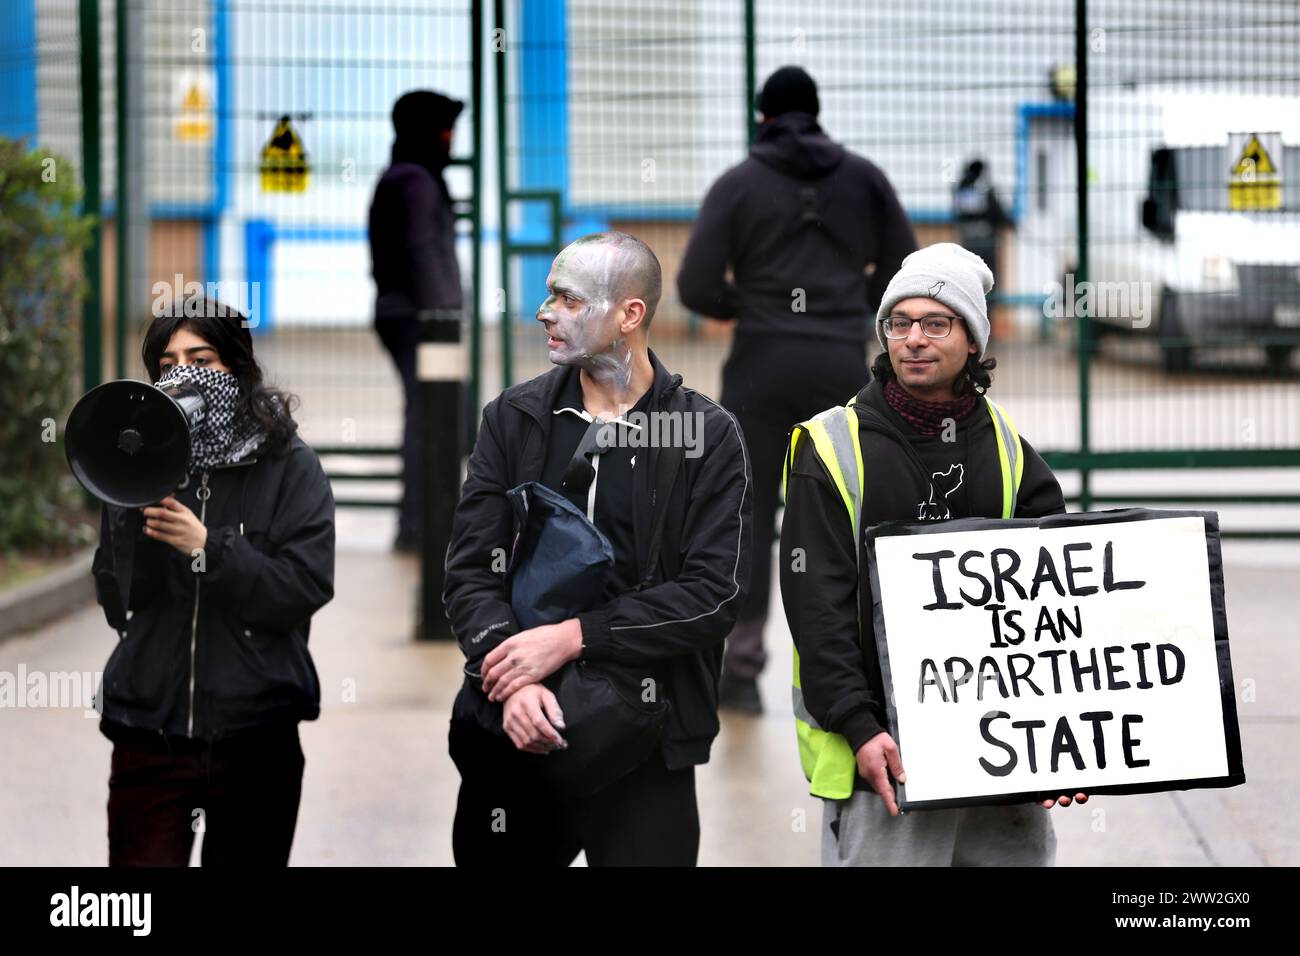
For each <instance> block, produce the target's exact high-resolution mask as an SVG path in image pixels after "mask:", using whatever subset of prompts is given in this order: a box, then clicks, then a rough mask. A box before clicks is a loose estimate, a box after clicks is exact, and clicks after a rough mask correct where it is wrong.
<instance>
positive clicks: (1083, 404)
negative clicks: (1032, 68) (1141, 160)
mask: <svg viewBox="0 0 1300 956" xmlns="http://www.w3.org/2000/svg"><path fill="white" fill-rule="evenodd" d="M1074 10H1075V24H1074V63H1075V78H1076V79H1075V92H1074V150H1075V163H1076V164H1077V166H1078V173H1077V174H1076V175H1077V179H1078V189H1077V196H1076V201H1077V203H1078V208H1077V213H1078V219H1079V229H1078V243H1079V248H1078V265H1077V266H1076V267H1075V272H1076V275H1075V277H1074V281H1075V283H1076V284H1078V283H1082V282H1085V281H1087V278H1088V0H1075V5H1074ZM1088 301H1089V303H1090V304H1089V307H1088V308H1087V309H1080V310H1078V311H1079V315H1078V322H1079V333H1078V335H1079V349H1078V353H1079V453H1080V456H1081V458H1082V459H1083V462H1084V463H1085V464H1084V466H1083V467H1082V468H1081V469H1080V470H1079V481H1080V485H1079V507H1080V509H1081V510H1083V511H1088V510H1089V509H1090V508H1091V507H1092V489H1091V477H1092V475H1091V472H1090V471H1089V470H1088V467H1087V464H1086V462H1087V461H1088V456H1089V454H1090V453H1091V451H1092V436H1091V435H1090V433H1089V432H1090V428H1091V420H1090V415H1089V408H1088V403H1089V384H1090V382H1089V377H1090V375H1091V372H1092V362H1091V360H1092V327H1091V326H1092V316H1091V315H1089V314H1088V313H1089V312H1090V311H1091V308H1092V307H1091V301H1092V297H1091V296H1089V298H1088Z"/></svg>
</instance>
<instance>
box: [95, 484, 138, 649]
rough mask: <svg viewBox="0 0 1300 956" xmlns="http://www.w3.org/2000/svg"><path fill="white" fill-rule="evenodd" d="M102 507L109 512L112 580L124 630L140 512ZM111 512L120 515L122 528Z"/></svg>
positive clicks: (129, 598)
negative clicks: (116, 592) (115, 586)
mask: <svg viewBox="0 0 1300 956" xmlns="http://www.w3.org/2000/svg"><path fill="white" fill-rule="evenodd" d="M104 507H106V508H108V509H109V510H110V515H109V521H108V531H109V536H110V537H111V538H112V540H111V541H110V543H109V545H110V548H111V551H112V554H113V578H114V580H116V581H117V589H118V594H119V595H120V597H121V601H122V627H121V630H125V629H126V614H127V612H128V611H129V610H130V608H131V575H132V572H133V571H134V570H135V536H136V535H137V534H138V533H139V532H140V527H141V521H142V520H143V519H142V517H141V515H140V512H139V511H138V510H137V509H135V508H116V507H114V506H112V505H105V506H104ZM112 511H119V512H121V513H122V519H121V523H122V527H121V528H118V527H117V522H116V521H114V520H113V518H112V514H111V512H112Z"/></svg>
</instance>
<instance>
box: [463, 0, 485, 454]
mask: <svg viewBox="0 0 1300 956" xmlns="http://www.w3.org/2000/svg"><path fill="white" fill-rule="evenodd" d="M469 32H470V38H469V42H470V50H471V53H470V96H471V97H473V99H474V125H473V127H472V132H471V136H472V137H473V143H472V146H471V149H472V150H473V156H472V157H471V165H470V191H471V192H472V193H473V195H472V196H471V200H472V202H473V205H472V206H471V207H470V208H471V212H472V218H471V220H470V233H471V236H472V242H473V243H474V245H473V247H472V248H471V250H470V285H471V291H470V301H469V315H470V325H469V354H470V359H469V361H470V379H469V395H468V403H467V404H468V405H469V408H470V412H469V439H470V441H469V445H468V446H467V448H466V450H467V451H468V450H469V448H472V447H473V444H474V438H475V436H476V434H477V429H478V409H479V384H480V376H481V374H482V366H483V316H482V314H481V312H480V306H481V304H482V295H481V292H482V289H483V285H482V278H483V197H482V192H483V5H482V4H481V3H478V2H477V0H470V21H469Z"/></svg>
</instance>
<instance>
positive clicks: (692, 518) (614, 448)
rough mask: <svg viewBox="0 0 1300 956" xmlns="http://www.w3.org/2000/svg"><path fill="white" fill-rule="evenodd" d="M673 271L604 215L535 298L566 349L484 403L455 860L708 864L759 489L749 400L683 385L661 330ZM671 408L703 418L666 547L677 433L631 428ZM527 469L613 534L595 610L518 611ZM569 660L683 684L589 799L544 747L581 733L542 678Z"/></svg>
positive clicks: (668, 689)
mask: <svg viewBox="0 0 1300 956" xmlns="http://www.w3.org/2000/svg"><path fill="white" fill-rule="evenodd" d="M661 286H662V278H661V273H660V267H659V262H658V260H657V259H656V258H655V255H654V253H653V252H652V251H651V250H650V249H649V247H647V246H646V245H645V243H643V242H641V241H640V240H639V239H636V238H634V237H633V236H629V235H625V234H622V233H615V232H609V233H598V234H595V235H590V236H585V237H583V238H582V239H579V240H578V241H576V242H574V243H573V244H571V245H570V246H568V247H567V248H566V249H564V250H563V251H562V252H561V253H560V254H559V255H558V256H557V257H556V258H555V262H554V264H553V265H552V267H551V272H550V275H549V276H548V277H547V298H546V300H545V301H544V302H543V303H542V305H541V307H540V308H539V309H538V310H537V320H538V322H540V323H541V325H542V326H543V328H544V330H545V335H546V337H547V343H546V344H547V350H548V352H549V355H550V359H551V361H552V362H553V363H554V364H555V365H556V366H557V367H556V368H554V369H552V370H551V371H550V372H547V373H546V374H544V375H541V376H539V377H537V378H535V379H532V380H531V381H528V382H524V383H523V384H520V385H516V386H513V387H511V388H509V389H507V390H506V391H505V392H504V393H503V394H502V395H500V396H499V397H498V398H496V399H495V400H493V401H492V402H489V403H488V405H487V407H486V408H485V409H484V411H483V422H482V426H481V428H480V431H479V435H478V440H477V442H476V444H475V446H474V452H473V455H472V456H471V458H470V461H469V466H468V469H467V472H466V478H465V485H464V488H463V490H462V493H461V501H460V504H459V506H458V507H457V509H456V514H455V520H454V524H453V529H452V541H451V545H450V547H449V548H448V551H447V562H446V588H445V591H444V595H443V598H444V603H445V605H446V608H447V615H448V618H449V620H450V621H451V625H452V630H453V631H454V633H455V634H456V637H457V640H458V641H459V642H460V645H461V648H462V650H463V651H464V653H465V656H466V658H467V664H466V668H465V671H466V675H467V677H466V680H465V683H464V686H463V687H462V689H461V692H460V694H459V695H458V697H457V699H456V704H455V707H454V709H453V714H452V723H451V733H450V741H449V742H450V749H451V755H452V758H453V760H455V762H456V765H457V767H458V768H459V769H460V772H461V788H460V795H459V799H458V803H457V809H456V821H455V826H454V831H453V848H454V851H455V858H456V862H457V863H458V864H459V865H493V864H501V863H532V864H552V865H567V864H568V863H569V862H571V861H572V860H573V859H574V857H575V856H576V855H577V853H578V852H579V851H580V850H581V851H585V853H586V857H587V862H588V863H589V864H591V865H597V866H599V865H619V864H633V865H640V864H647V865H656V864H663V865H693V864H694V863H695V860H696V855H697V851H698V847H699V816H698V811H697V807H696V801H695V774H694V768H695V766H696V765H698V764H702V763H705V762H706V761H707V760H708V758H709V749H710V746H711V744H712V742H713V738H714V737H715V736H716V735H717V733H718V715H717V679H718V673H719V670H720V668H721V662H722V642H723V640H724V639H725V637H726V635H727V632H728V631H729V630H730V629H731V626H732V625H733V623H734V622H735V620H736V614H737V611H738V609H739V607H740V602H741V601H742V600H743V598H744V592H745V588H746V586H747V583H748V577H749V548H748V545H749V533H750V530H749V525H750V509H751V494H752V493H751V490H750V470H749V462H748V455H747V452H746V450H745V446H744V442H743V440H742V437H741V432H740V428H739V426H738V424H737V423H736V421H735V419H734V418H732V416H731V415H730V414H729V413H728V412H727V411H726V410H724V409H723V408H722V407H721V406H719V405H718V404H716V403H715V402H713V401H712V400H711V399H709V398H707V397H706V396H704V395H702V394H700V393H698V392H695V391H693V390H692V389H689V388H686V387H685V386H684V385H683V384H682V379H681V376H680V375H674V374H670V373H669V372H668V371H667V369H665V368H664V367H663V365H662V364H661V363H660V362H659V360H658V358H656V357H655V354H654V353H653V352H652V351H650V349H649V347H648V344H647V340H648V331H649V326H650V322H651V319H652V318H653V317H654V313H655V307H656V306H657V305H658V303H659V297H660V292H661ZM656 415H658V416H664V415H677V416H681V417H682V418H683V419H689V421H690V423H691V424H689V425H686V426H685V427H681V428H680V429H678V430H677V432H676V434H678V435H679V436H682V440H683V441H685V440H687V439H688V438H689V444H688V445H687V447H686V448H685V449H684V452H683V454H681V455H672V456H670V457H669V458H667V459H664V461H666V462H673V461H674V460H675V461H676V462H677V464H676V466H675V470H676V477H675V480H674V481H673V482H672V484H671V487H672V492H671V494H670V495H669V496H668V498H667V506H666V512H664V513H665V515H666V517H665V519H664V522H663V533H662V544H661V547H660V549H659V558H658V561H652V560H651V558H650V553H651V552H652V550H653V549H652V548H651V547H650V544H649V539H650V537H651V534H650V532H649V528H648V525H649V523H650V515H651V514H652V512H653V510H654V507H655V500H654V499H655V494H656V490H657V489H660V488H665V486H663V485H662V481H661V478H662V476H661V475H660V456H661V455H665V454H667V449H666V448H664V447H662V443H659V445H660V447H656V443H655V442H650V443H647V442H645V441H641V440H634V439H633V432H635V431H636V430H637V429H641V428H646V427H652V422H653V421H654V416H656ZM604 423H608V424H610V425H612V426H613V427H614V428H615V429H617V435H618V437H619V440H618V441H610V442H604V441H602V442H599V443H588V444H587V445H583V447H584V448H587V447H589V448H590V451H580V445H582V443H583V442H584V437H585V436H587V435H588V432H589V430H590V429H591V428H592V427H593V425H596V426H597V427H601V425H603V424H604ZM658 434H660V435H662V434H664V432H663V430H658ZM624 439H627V440H624ZM579 455H583V456H585V458H586V459H587V462H588V463H589V465H590V468H589V469H586V470H585V472H584V473H585V476H586V480H583V481H577V482H575V481H572V480H566V472H567V471H569V466H570V465H571V463H572V462H574V461H575V460H576V458H577V457H578V456H579ZM580 470H581V469H580ZM529 481H536V482H540V483H541V484H543V485H545V486H547V487H549V488H551V489H553V490H555V491H556V492H558V493H559V494H562V495H564V496H565V497H566V498H567V499H568V500H569V501H570V502H571V503H572V504H573V505H574V506H575V507H576V508H578V509H579V510H581V511H582V512H583V513H584V514H586V515H587V517H588V518H589V519H590V520H591V521H592V522H593V523H594V524H595V526H596V527H597V528H598V529H599V530H600V531H601V532H603V533H604V534H605V535H606V536H607V537H608V539H609V541H610V543H611V545H612V547H613V554H614V564H613V568H612V571H611V573H610V575H609V579H608V583H607V587H606V590H605V593H604V594H603V595H601V596H600V601H599V603H598V604H597V606H596V607H595V608H594V609H593V610H591V611H588V612H585V613H580V614H578V615H577V616H576V617H573V618H571V619H569V620H565V621H563V622H560V623H556V624H550V625H546V626H541V627H533V628H529V629H522V628H521V627H520V625H519V622H518V620H517V619H516V616H515V613H514V611H513V609H512V607H511V594H510V588H509V585H508V583H507V575H506V574H505V573H503V572H504V570H505V568H504V565H503V561H502V558H503V556H506V555H509V554H511V552H512V547H513V542H512V528H513V525H512V515H511V509H510V506H509V503H508V501H507V497H506V492H507V491H508V490H509V489H511V488H514V487H516V486H518V485H520V484H522V483H524V482H529ZM665 490H666V488H665ZM642 582H646V586H644V587H640V588H638V585H639V584H640V583H642ZM569 661H587V662H594V663H598V664H601V665H604V666H621V667H623V668H625V669H631V670H632V671H634V672H636V673H638V674H644V675H646V676H647V677H649V678H651V679H652V680H653V681H654V686H655V687H656V688H658V692H659V696H660V697H661V698H662V699H666V700H667V701H668V703H669V710H668V716H667V719H666V723H665V726H664V729H663V732H662V736H661V738H660V740H659V743H658V745H657V747H656V749H655V750H654V752H653V753H652V754H651V756H650V757H649V759H647V760H646V761H644V762H643V763H642V764H641V765H640V766H638V767H637V768H636V769H634V770H632V771H631V772H630V773H628V774H627V775H626V776H624V777H622V778H621V779H618V780H617V781H615V782H614V783H612V784H610V785H608V786H606V787H604V788H603V789H601V790H598V791H597V792H596V793H595V794H593V795H590V796H587V797H583V798H580V799H568V798H562V797H560V796H559V795H558V794H557V793H555V792H554V791H553V788H552V787H551V786H550V784H549V783H548V781H547V780H546V779H545V777H544V775H543V772H544V770H545V767H544V765H543V763H542V762H543V761H545V760H546V759H547V756H546V755H547V754H549V753H550V752H552V751H553V750H555V749H557V748H562V747H565V746H567V742H566V741H565V739H564V715H563V714H561V713H560V712H559V707H558V705H557V702H556V698H555V695H554V694H553V693H552V692H551V691H550V690H549V689H548V688H547V687H545V686H544V685H543V684H542V683H541V682H542V681H543V680H544V679H545V678H547V677H548V676H550V675H551V674H554V673H555V672H556V671H557V670H559V669H560V668H561V667H562V666H564V665H565V664H566V663H568V662H569ZM494 728H504V735H502V734H501V733H499V732H494Z"/></svg>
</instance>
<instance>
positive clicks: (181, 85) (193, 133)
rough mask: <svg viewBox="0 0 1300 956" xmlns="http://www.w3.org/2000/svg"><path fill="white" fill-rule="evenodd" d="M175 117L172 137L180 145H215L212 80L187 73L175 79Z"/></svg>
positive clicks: (209, 77)
mask: <svg viewBox="0 0 1300 956" xmlns="http://www.w3.org/2000/svg"><path fill="white" fill-rule="evenodd" d="M175 96H176V99H175V101H174V102H175V103H176V115H175V120H174V122H173V124H172V133H173V134H174V135H175V137H176V139H177V141H178V142H181V143H199V144H207V143H210V142H212V77H211V76H210V75H209V74H208V73H206V72H200V71H194V70H187V71H185V72H183V73H181V74H180V75H179V76H178V77H177V78H176V93H175Z"/></svg>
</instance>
